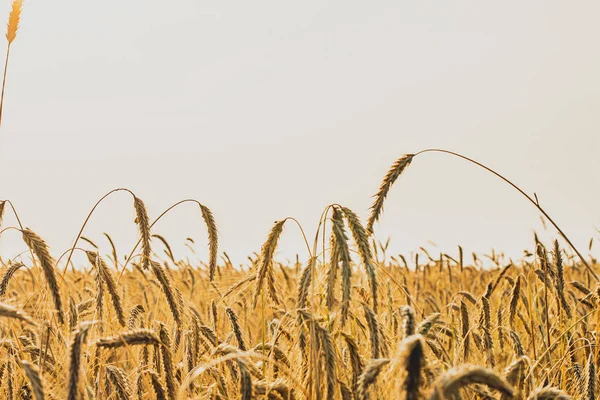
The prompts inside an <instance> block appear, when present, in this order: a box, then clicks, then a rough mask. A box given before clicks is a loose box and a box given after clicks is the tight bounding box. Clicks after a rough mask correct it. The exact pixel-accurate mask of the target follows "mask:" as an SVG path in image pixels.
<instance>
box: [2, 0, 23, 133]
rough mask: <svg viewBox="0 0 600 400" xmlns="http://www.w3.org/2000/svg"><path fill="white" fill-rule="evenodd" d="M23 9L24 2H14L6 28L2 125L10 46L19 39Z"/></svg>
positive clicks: (21, 0) (20, 0)
mask: <svg viewBox="0 0 600 400" xmlns="http://www.w3.org/2000/svg"><path fill="white" fill-rule="evenodd" d="M22 8H23V0H14V1H13V3H12V8H11V10H10V14H9V16H8V24H7V27H6V40H7V41H8V46H7V47H6V60H5V62H4V76H3V78H2V94H1V95H0V125H1V124H2V109H3V106H4V88H5V87H6V73H7V71H8V59H9V57H10V46H11V44H12V42H13V41H14V40H15V39H16V37H17V30H18V29H19V21H20V19H21V9H22Z"/></svg>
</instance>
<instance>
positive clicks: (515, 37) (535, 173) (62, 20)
mask: <svg viewBox="0 0 600 400" xmlns="http://www.w3.org/2000/svg"><path fill="white" fill-rule="evenodd" d="M326 3H327V4H326ZM9 7H10V3H9V1H7V0H5V1H4V8H3V9H2V11H3V12H4V14H2V15H5V17H4V18H8V11H9ZM598 15H600V3H599V2H597V1H578V2H569V1H549V0H544V1H503V2H487V1H486V2H482V1H386V2H384V1H380V2H358V1H339V2H333V1H331V2H323V1H302V2H282V1H270V2H266V1H252V2H242V1H239V2H230V1H228V2H224V1H211V2H209V1H201V0H181V1H176V2H167V1H154V0H144V1H139V0H127V1H116V0H104V1H81V0H77V1H76V0H68V1H67V0H53V1H41V0H26V3H25V6H24V10H23V14H22V20H21V21H22V23H21V27H20V30H19V33H18V36H17V39H16V41H15V42H14V43H13V46H12V48H11V60H10V65H9V71H8V85H7V88H6V100H5V108H4V116H3V124H2V127H1V129H0V198H8V199H11V200H12V201H13V202H14V204H15V205H16V207H17V210H18V211H19V213H20V214H21V219H22V220H23V222H24V224H25V225H26V226H29V227H30V228H32V229H33V230H35V231H36V232H38V233H39V234H40V235H41V236H42V237H44V238H46V239H47V240H48V242H49V243H50V245H51V247H52V253H53V254H54V255H55V256H58V254H60V253H61V252H62V251H64V250H66V249H67V248H68V247H69V246H70V244H71V242H72V240H73V239H74V238H75V236H76V234H77V232H78V230H79V227H80V226H81V224H82V222H83V220H84V219H85V217H86V215H87V213H88V211H89V210H90V209H91V207H92V206H93V205H94V203H95V202H96V200H97V199H99V198H100V197H101V196H102V195H103V194H104V193H106V192H108V191H109V190H111V189H113V188H116V187H127V188H130V189H131V190H133V191H134V192H135V193H136V194H137V195H138V196H139V197H140V198H142V199H143V200H144V201H145V203H146V205H147V207H148V209H149V211H150V214H151V217H152V216H157V215H158V214H159V213H160V212H162V211H163V210H164V209H165V208H167V207H168V206H169V205H170V204H172V203H174V202H176V201H178V200H180V199H183V198H188V197H191V198H195V199H197V200H199V201H201V202H202V203H204V204H205V205H207V206H208V207H209V208H211V209H212V210H213V212H214V214H215V217H216V220H217V223H218V225H219V231H220V239H221V250H225V251H227V252H228V253H229V254H230V255H231V256H232V258H233V259H234V262H236V263H237V262H243V261H245V258H246V255H248V254H250V253H251V252H252V251H258V250H259V249H260V246H261V244H262V242H263V241H264V240H265V239H266V237H267V234H268V232H269V230H270V228H271V226H272V224H273V222H274V221H275V220H277V219H281V218H284V217H287V216H293V217H296V218H297V219H298V220H299V221H300V222H301V223H302V224H303V225H304V227H305V229H306V230H307V232H308V233H309V235H310V237H311V241H312V237H313V235H314V231H315V228H316V224H317V221H318V219H319V216H320V214H321V212H322V210H323V209H324V207H325V206H326V205H328V204H330V203H333V202H335V203H340V204H343V205H345V206H348V207H350V208H351V209H353V210H355V211H356V212H357V213H359V214H360V215H361V216H362V217H364V218H366V217H367V215H368V207H369V206H370V204H371V201H372V199H371V196H372V195H373V194H374V193H375V192H376V191H377V188H378V186H379V182H380V181H381V179H382V178H383V176H384V174H385V172H386V171H387V169H388V167H389V166H390V165H391V164H392V163H393V162H394V160H395V159H396V158H398V157H400V156H402V155H403V154H404V153H412V152H416V151H418V150H421V149H424V148H427V147H441V148H446V149H449V150H454V151H457V152H461V153H463V154H465V155H468V156H471V157H474V158H475V159H477V160H479V161H481V162H483V163H485V164H488V165H489V166H491V167H493V168H496V169H497V170H498V171H499V172H501V173H503V174H505V175H506V176H507V177H509V178H512V179H513V180H514V181H515V183H517V184H518V185H521V186H522V187H523V188H524V189H525V190H526V191H528V192H530V193H533V192H534V191H535V192H537V194H538V196H539V199H540V202H541V204H542V205H543V206H544V207H545V208H546V209H547V211H548V212H549V214H550V215H552V216H553V217H554V218H555V219H556V221H557V222H558V223H559V225H561V226H562V227H563V228H564V230H565V231H566V232H567V234H569V235H570V236H571V237H572V239H573V241H574V242H575V243H576V245H577V246H578V247H580V250H582V252H584V254H587V242H588V240H589V238H590V237H592V236H597V231H596V228H595V227H596V226H600V202H599V199H600V185H599V183H600V179H599V178H598V171H599V167H600V161H599V157H598V152H599V151H600V139H599V138H598V132H599V130H600V112H599V107H600V78H599V71H600V53H599V52H600V46H599V45H598V39H599V38H600V24H598V21H597V19H598ZM3 51H4V48H2V52H3ZM133 219H134V212H133V207H132V201H131V199H130V198H129V197H127V196H126V195H125V194H117V195H116V196H114V197H112V198H111V199H110V200H109V201H107V202H105V203H104V204H103V205H101V206H100V208H99V209H98V213H97V214H96V215H95V216H94V217H93V218H92V223H91V224H90V226H89V228H88V229H87V230H86V233H85V235H86V236H88V237H90V238H92V239H94V240H96V241H97V242H98V243H99V244H101V245H102V248H103V250H104V251H108V246H107V243H106V241H105V240H103V238H102V236H101V233H102V232H104V231H106V232H109V233H111V234H112V235H113V236H114V238H115V239H116V241H117V247H118V250H119V252H120V253H125V252H129V250H130V248H131V245H132V244H133V243H134V241H135V239H136V238H137V231H136V227H135V225H134V223H133ZM10 224H14V219H13V217H12V216H10V214H7V216H6V218H5V225H10ZM534 229H536V230H540V229H542V227H541V223H540V219H539V215H538V213H537V212H536V210H535V209H534V208H533V206H531V205H530V204H528V203H527V202H526V200H525V199H523V198H521V197H520V195H518V194H517V193H516V192H514V191H513V190H512V189H510V188H509V187H508V186H506V185H505V184H504V183H502V182H501V181H499V180H498V179H497V178H495V177H493V176H491V175H489V174H488V173H486V172H484V171H480V170H478V169H476V168H475V167H473V166H472V165H469V164H467V163H465V162H464V161H462V160H458V159H454V158H451V157H449V156H444V155H437V154H428V155H424V156H422V157H419V158H417V159H415V161H414V163H413V164H412V165H411V166H410V167H409V169H407V170H406V172H405V174H404V175H403V176H402V177H401V178H400V179H399V180H398V182H397V183H396V185H395V186H394V187H393V189H392V191H391V193H390V195H389V197H388V201H387V203H386V207H385V213H384V215H383V218H382V222H381V223H379V224H378V225H376V235H377V237H378V238H380V239H382V240H385V238H387V237H388V236H391V237H392V240H391V245H390V252H391V253H394V254H396V253H400V252H404V253H408V252H409V251H411V250H415V249H418V247H419V246H421V245H426V246H427V247H428V248H429V249H431V250H432V251H433V253H434V254H435V253H436V251H438V250H433V249H434V247H433V245H431V244H428V241H432V242H434V243H435V244H436V245H437V246H438V247H439V248H440V249H442V250H443V251H448V252H451V254H455V253H456V250H455V249H456V246H457V245H458V244H461V245H462V246H463V247H464V248H465V251H467V252H469V253H470V252H471V251H478V252H479V251H481V252H484V251H488V250H490V249H491V248H492V247H495V248H496V249H497V250H505V251H507V252H508V253H509V254H510V255H513V256H519V255H521V253H522V249H524V248H525V247H531V244H532V237H533V233H532V232H533V230H534ZM155 232H156V233H161V234H163V235H164V236H166V237H167V238H168V239H169V240H170V241H171V243H172V244H173V246H174V248H175V250H176V252H177V253H178V254H176V255H177V256H183V255H186V254H189V251H188V250H186V249H185V247H184V246H183V241H184V239H185V238H186V237H187V236H192V237H194V238H195V239H196V250H197V251H198V254H199V256H200V257H202V258H205V255H206V253H207V252H206V250H205V246H204V244H205V241H206V239H205V229H204V225H203V222H202V219H201V217H200V212H199V210H197V209H196V208H195V207H194V206H192V205H187V206H184V207H183V208H181V209H179V210H178V211H175V212H174V213H173V214H172V215H171V216H169V217H167V218H166V219H165V220H164V221H163V222H161V223H160V224H159V225H158V226H157V228H156V230H155ZM543 237H544V238H545V239H546V240H549V239H550V237H551V235H549V234H548V235H545V236H543ZM17 239H18V235H17V234H15V233H14V232H10V233H7V234H6V235H5V236H3V238H2V255H3V258H5V259H6V258H8V257H11V256H12V255H16V254H17V253H19V252H20V251H22V250H24V249H25V247H24V245H23V244H22V243H21V242H20V241H18V240H17ZM157 246H158V244H157ZM598 247H599V248H600V246H598ZM157 248H159V247H157ZM297 252H298V253H300V255H301V257H302V258H305V257H306V250H305V247H304V245H303V241H302V240H301V238H300V236H299V234H298V230H297V229H296V228H295V227H294V226H293V225H289V226H288V227H287V228H286V231H285V232H284V236H283V239H282V241H281V248H280V252H279V256H278V257H279V259H280V260H282V261H283V260H285V259H286V258H293V257H294V255H295V254H296V253H297Z"/></svg>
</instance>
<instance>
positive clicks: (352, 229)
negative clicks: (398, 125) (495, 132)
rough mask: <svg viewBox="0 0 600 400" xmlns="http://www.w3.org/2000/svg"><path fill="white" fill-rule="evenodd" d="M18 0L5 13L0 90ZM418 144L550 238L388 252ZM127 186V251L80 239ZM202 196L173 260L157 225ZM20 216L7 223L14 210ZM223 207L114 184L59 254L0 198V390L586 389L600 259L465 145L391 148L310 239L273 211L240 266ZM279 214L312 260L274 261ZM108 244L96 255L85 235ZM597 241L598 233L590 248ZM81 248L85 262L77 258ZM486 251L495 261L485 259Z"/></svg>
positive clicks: (52, 393)
mask: <svg viewBox="0 0 600 400" xmlns="http://www.w3.org/2000/svg"><path fill="white" fill-rule="evenodd" d="M21 8H22V1H21V0H15V1H14V2H13V5H12V10H11V13H10V16H9V22H8V27H7V34H6V38H7V41H8V46H7V53H6V63H5V70H4V80H3V86H2V97H1V98H0V122H1V118H2V105H3V103H4V85H5V83H6V78H7V67H8V60H9V54H10V47H11V45H12V44H13V42H14V40H15V38H16V36H17V30H18V25H19V20H20V13H21ZM425 153H430V154H431V153H444V154H446V155H450V156H453V157H458V158H461V159H463V160H464V161H466V162H468V163H470V164H472V165H474V166H475V167H477V168H483V169H485V170H487V171H488V172H490V173H491V174H492V175H494V176H495V178H499V179H500V180H501V181H503V182H504V183H506V184H507V185H509V186H510V187H512V189H514V190H516V191H517V192H519V193H520V194H521V195H522V196H523V197H524V198H525V199H526V200H528V202H529V203H530V205H533V206H534V207H535V208H536V209H537V211H538V212H539V213H541V215H542V216H543V218H544V219H545V220H546V221H548V222H549V224H550V225H552V226H553V228H554V229H555V232H556V234H557V236H556V238H557V240H555V241H553V242H552V243H542V242H541V241H540V240H539V239H538V237H537V236H535V237H534V238H532V246H531V249H530V251H526V252H525V255H524V256H523V258H522V259H520V260H517V261H513V260H508V261H507V260H506V258H505V257H504V256H503V255H502V254H497V253H491V254H486V255H485V256H484V257H482V256H477V255H476V254H475V253H473V255H472V256H466V255H465V254H464V252H463V249H462V247H460V246H458V247H457V251H456V253H455V254H445V253H441V254H439V255H438V254H433V255H432V254H429V253H428V252H427V250H425V249H421V251H420V252H418V253H411V255H408V254H406V255H402V254H394V255H391V254H388V253H389V251H388V245H387V243H382V242H379V241H377V239H376V237H377V236H376V225H377V222H378V221H379V219H380V218H381V217H382V215H383V206H384V202H386V199H387V197H388V194H389V193H390V190H391V188H392V186H393V185H394V184H395V183H396V181H397V180H398V178H399V177H400V176H401V174H402V173H403V172H404V171H405V170H406V169H407V168H408V167H409V166H410V164H411V163H412V162H413V160H414V159H415V158H416V157H418V156H420V155H421V154H425ZM116 192H126V193H128V194H130V195H131V199H132V200H133V204H132V210H133V212H134V213H135V216H136V218H135V224H136V225H137V228H138V231H139V241H138V244H137V246H136V247H135V248H134V249H132V250H131V252H130V253H126V254H118V253H117V251H116V247H115V244H114V242H113V239H112V238H111V236H109V235H108V234H105V237H102V238H90V237H86V236H85V228H86V225H87V222H88V221H89V219H90V218H91V217H92V216H93V214H94V211H95V209H96V207H97V206H98V205H99V204H100V203H101V202H102V201H103V200H104V199H105V198H107V197H108V196H110V195H112V194H113V193H116ZM190 202H191V203H195V204H196V205H197V206H198V208H199V211H200V214H201V216H202V219H203V221H204V224H205V226H206V231H207V249H208V254H209V256H208V259H207V260H205V262H202V263H200V264H192V263H190V261H189V260H188V259H187V258H177V257H175V255H174V254H173V252H172V250H171V246H170V244H169V241H168V239H167V238H164V237H163V236H160V235H159V234H157V233H156V232H154V230H153V226H154V224H155V223H156V222H157V221H158V220H159V219H161V218H162V217H163V216H165V215H166V214H168V213H169V212H170V211H171V210H172V209H173V208H175V207H176V206H178V205H180V204H183V203H190ZM9 213H10V214H11V215H12V216H13V217H15V221H16V225H15V226H10V225H6V224H2V217H3V216H5V215H6V214H9ZM217 220H218V216H215V215H213V213H212V212H211V210H210V208H209V207H208V206H207V205H204V204H202V203H200V202H198V201H196V200H183V201H181V202H179V203H176V204H174V205H173V206H171V207H169V209H167V210H166V211H165V212H164V213H162V214H161V215H159V216H158V217H157V218H156V219H151V217H150V216H149V215H148V213H147V211H146V206H145V204H144V202H143V201H142V200H141V199H140V198H139V197H138V196H137V195H136V194H134V193H133V192H132V191H130V190H128V189H124V188H118V189H115V190H112V191H110V192H109V193H107V194H106V195H105V196H104V197H102V198H101V199H100V200H99V201H98V203H97V204H96V205H94V207H93V208H92V209H91V211H90V214H89V215H88V217H87V218H86V220H85V222H84V223H83V225H82V227H81V230H80V231H79V233H78V235H77V239H76V240H75V241H74V243H73V245H72V248H71V249H69V250H67V251H65V252H63V253H55V251H54V249H50V248H49V247H48V245H47V244H46V242H45V240H44V239H43V235H41V234H39V233H38V232H35V231H34V230H32V229H29V228H26V227H25V226H24V225H23V224H22V223H21V219H20V218H19V215H18V214H17V211H16V207H15V205H13V203H12V202H11V201H10V200H8V199H7V200H0V225H1V228H2V230H1V231H0V234H1V233H4V232H6V231H15V230H16V231H18V232H19V233H20V235H21V236H22V238H23V244H24V248H25V249H26V251H25V252H24V253H22V254H21V255H19V256H17V257H15V258H13V259H6V258H5V257H0V267H1V269H0V276H1V279H0V329H1V338H0V344H1V345H0V359H1V362H0V396H1V398H3V399H9V400H12V399H36V400H41V399H68V400H76V399H114V400H129V399H132V400H133V399H140V400H141V399H168V400H175V399H235V398H241V399H244V400H246V399H255V398H257V399H286V400H291V399H328V400H333V399H343V400H367V399H398V398H400V399H406V400H418V399H431V400H438V399H439V400H441V399H452V400H455V399H502V400H504V399H540V400H541V399H571V398H573V399H586V400H588V399H590V400H591V399H595V398H596V397H597V395H598V392H599V389H598V386H599V385H598V383H597V377H598V372H597V367H598V364H597V363H598V361H599V357H598V355H599V354H598V353H599V350H600V347H599V346H598V344H597V340H598V338H597V326H598V323H599V321H600V309H599V308H598V306H599V302H600V289H599V286H598V281H599V277H598V274H597V272H596V271H597V270H598V264H597V263H596V260H594V259H593V258H591V257H585V256H583V255H582V253H581V252H580V251H579V250H578V249H577V248H576V247H575V246H574V245H573V243H572V242H571V241H570V239H569V237H568V236H567V235H566V234H565V233H564V232H563V231H562V230H561V228H560V227H559V226H558V225H557V224H556V223H555V222H554V221H553V220H552V218H551V217H550V215H549V214H548V213H547V212H546V210H544V209H543V208H542V207H541V206H540V205H539V203H538V201H537V197H536V196H535V195H534V196H530V195H528V194H527V193H526V192H525V191H524V190H522V189H521V188H519V187H517V186H516V185H515V184H514V183H512V182H511V181H510V180H508V179H507V178H505V177H504V176H502V175H501V174H499V173H497V172H496V171H494V170H492V169H490V168H488V167H486V166H485V165H483V164H481V163H479V162H477V161H475V160H473V159H470V158H468V157H466V156H463V155H461V154H458V153H454V152H450V151H447V150H442V149H427V150H423V151H421V152H418V153H414V154H407V155H404V156H402V157H400V158H399V159H398V160H397V161H396V162H395V163H394V164H393V165H392V166H391V168H390V169H389V171H388V173H387V174H386V175H385V176H384V178H383V180H382V182H381V184H380V188H379V191H378V192H377V193H376V194H375V196H374V201H373V205H372V207H371V209H370V215H369V217H368V219H367V220H366V221H362V220H361V218H360V217H359V214H357V213H356V212H354V211H353V210H351V209H349V208H347V207H344V206H343V205H340V204H331V205H328V206H327V207H325V208H324V210H323V213H322V215H321V218H320V223H319V226H318V229H317V230H316V232H314V235H313V236H310V233H309V232H305V231H304V230H302V226H301V225H300V224H299V223H298V221H296V220H295V219H293V218H286V219H282V220H280V221H277V222H275V224H274V225H273V227H272V229H271V231H270V232H269V233H268V235H266V237H265V239H264V244H263V246H262V248H261V249H260V251H259V252H257V253H255V254H253V255H251V256H249V257H248V262H247V263H246V265H235V266H234V265H233V264H232V263H231V261H230V260H229V257H228V256H227V254H226V253H224V252H222V250H221V249H220V248H219V232H218V229H217V226H218V225H217ZM288 225H297V227H299V228H300V229H301V230H302V233H303V236H304V239H305V245H306V246H305V247H304V246H300V247H299V248H298V253H302V254H305V253H307V254H308V255H309V257H308V262H306V263H300V262H298V261H296V262H295V263H290V264H283V263H281V262H279V261H277V259H278V257H277V252H278V243H279V240H280V238H281V237H282V235H285V230H286V229H287V227H288ZM99 240H103V241H106V242H107V243H109V244H110V246H111V248H112V251H111V252H110V253H109V254H103V253H102V252H101V251H99V246H97V245H96V243H95V241H99ZM593 243H594V241H593V240H592V241H590V244H589V250H591V249H592V246H593ZM74 253H83V254H85V255H86V256H87V262H86V263H83V264H78V265H74V262H73V261H72V256H73V254H74ZM482 258H485V259H486V261H487V263H488V264H491V265H493V266H492V267H484V263H483V262H482Z"/></svg>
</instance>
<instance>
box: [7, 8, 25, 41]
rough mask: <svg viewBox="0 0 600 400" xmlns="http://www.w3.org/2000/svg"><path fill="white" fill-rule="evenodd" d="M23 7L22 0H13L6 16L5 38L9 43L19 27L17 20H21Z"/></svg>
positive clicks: (15, 35)
mask: <svg viewBox="0 0 600 400" xmlns="http://www.w3.org/2000/svg"><path fill="white" fill-rule="evenodd" d="M22 8H23V0H14V1H13V3H12V8H11V10H10V14H9V16H8V24H7V26H6V40H8V44H9V45H10V44H11V43H12V42H13V41H14V40H15V38H16V37H17V30H18V29H19V21H20V20H21V9H22Z"/></svg>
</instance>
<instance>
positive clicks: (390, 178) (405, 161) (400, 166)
mask: <svg viewBox="0 0 600 400" xmlns="http://www.w3.org/2000/svg"><path fill="white" fill-rule="evenodd" d="M425 153H445V154H449V155H452V156H455V157H458V158H462V159H463V160H466V161H468V162H470V163H472V164H475V165H477V166H479V167H481V168H483V169H485V170H486V171H488V172H490V173H492V174H494V175H496V176H497V177H498V178H500V179H502V180H503V181H504V182H506V183H508V184H509V185H510V186H512V187H513V188H514V189H515V190H517V191H518V192H519V193H521V194H522V195H523V196H524V197H525V198H526V199H527V200H529V202H530V203H531V204H533V205H534V206H535V207H536V208H537V209H538V210H539V211H540V212H541V213H542V215H543V216H544V217H545V218H546V219H547V220H548V221H549V222H550V223H551V224H552V225H553V226H554V228H555V229H556V230H557V231H558V233H559V234H560V235H561V236H562V238H563V239H564V240H565V241H566V242H567V243H568V244H569V246H571V248H572V249H573V250H574V251H575V253H576V254H577V256H578V257H579V259H580V260H581V262H582V263H583V265H584V266H585V267H586V269H587V270H588V271H589V272H590V274H591V275H592V276H593V277H594V279H595V280H596V281H600V277H598V274H596V272H595V271H594V270H593V269H592V267H591V266H590V264H589V263H588V262H587V261H586V259H585V258H584V257H583V255H582V254H581V253H580V252H579V250H577V248H576V247H575V245H574V244H573V243H572V242H571V240H570V239H569V238H568V237H567V235H566V234H565V233H564V232H563V230H562V229H560V227H559V226H558V224H557V223H556V222H554V220H553V219H552V218H551V217H550V215H548V213H547V212H546V211H545V210H544V209H543V208H542V206H540V204H539V202H538V201H537V197H536V199H534V198H532V197H531V196H530V195H528V194H527V193H525V191H523V189H521V188H520V187H518V186H517V185H516V184H514V183H513V182H512V181H511V180H509V179H508V178H505V177H504V176H503V175H501V174H500V173H498V172H496V171H494V170H493V169H491V168H489V167H487V166H485V165H483V164H482V163H480V162H478V161H475V160H473V159H472V158H469V157H467V156H463V155H462V154H459V153H455V152H453V151H449V150H443V149H426V150H421V151H419V152H418V153H415V154H406V155H404V156H403V157H401V158H400V159H398V161H396V162H395V163H394V164H393V165H392V167H391V168H390V169H389V171H388V173H387V174H386V176H385V178H384V179H383V181H382V182H381V186H380V188H379V191H378V192H377V194H376V195H375V196H374V197H375V200H374V202H373V205H372V206H371V215H370V216H369V220H368V223H367V231H368V233H373V225H374V224H375V222H377V221H378V220H379V218H380V216H381V213H382V212H383V203H384V201H385V198H386V196H387V194H388V192H389V190H390V188H391V187H392V185H393V184H394V182H395V181H396V179H398V177H399V176H400V175H401V174H402V172H404V170H405V169H406V167H408V166H409V165H410V163H411V161H412V160H413V159H414V158H415V157H417V156H419V155H421V154H425Z"/></svg>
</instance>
